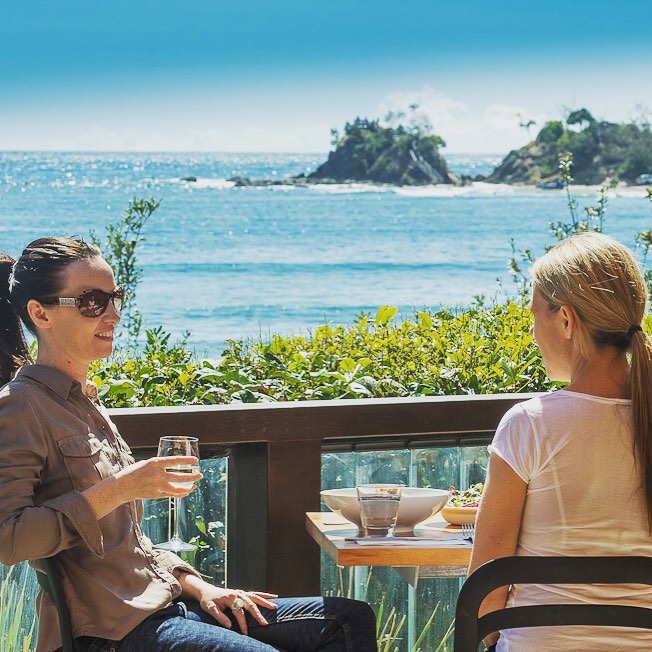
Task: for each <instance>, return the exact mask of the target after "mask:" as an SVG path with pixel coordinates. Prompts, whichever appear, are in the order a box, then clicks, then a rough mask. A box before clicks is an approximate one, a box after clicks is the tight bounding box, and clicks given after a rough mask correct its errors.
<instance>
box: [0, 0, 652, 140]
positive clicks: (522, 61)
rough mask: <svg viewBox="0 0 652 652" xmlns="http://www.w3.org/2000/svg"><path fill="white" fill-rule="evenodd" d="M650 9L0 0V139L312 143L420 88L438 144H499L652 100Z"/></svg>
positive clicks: (650, 104) (579, 3)
mask: <svg viewBox="0 0 652 652" xmlns="http://www.w3.org/2000/svg"><path fill="white" fill-rule="evenodd" d="M649 7H650V5H649V0H634V1H632V2H623V3H620V4H618V5H616V4H615V3H613V2H610V3H607V2H604V1H602V0H595V1H593V2H587V1H586V0H575V1H574V2H568V0H566V1H565V2H560V1H559V0H550V1H548V2H546V3H534V2H523V1H521V2H514V1H512V0H508V1H500V0H498V1H496V2H493V3H491V2H486V0H484V1H482V2H480V1H479V0H468V1H467V2H451V1H450V0H447V1H446V2H442V1H440V0H431V1H429V2H426V1H417V0H401V1H398V0H397V1H395V2H386V1H384V0H375V1H374V2H371V1H367V0H348V1H347V2H344V1H343V0H301V1H299V0H295V1H285V0H277V1H276V2H270V1H269V0H266V1H263V0H249V1H248V2H246V3H234V2H232V1H230V2H223V1H222V0H213V1H212V2H205V1H204V2H201V1H196V2H190V3H187V4H183V3H179V2H178V1H177V2H170V1H169V0H157V2H150V1H142V0H141V1H139V0H131V2H127V1H125V0H111V1H108V0H93V1H91V2H88V1H87V0H86V1H85V2H81V1H78V0H74V1H73V0H68V1H66V0H57V1H56V2H52V1H51V0H50V1H48V2H44V1H31V2H18V1H17V0H0V58H1V60H2V61H3V62H4V65H3V66H2V75H1V76H0V149H66V150H79V149H83V150H107V149H112V150H116V149H129V150H212V151H325V150H327V149H328V143H329V140H330V134H329V130H330V128H331V127H340V128H341V126H342V125H343V123H344V122H345V121H346V120H350V119H352V118H353V117H355V116H356V115H366V116H369V117H375V116H382V115H384V113H386V111H387V110H389V109H400V108H404V107H406V106H407V105H408V104H410V103H412V102H414V101H416V102H418V103H419V104H420V106H421V107H422V109H423V110H424V112H426V113H427V114H428V116H429V117H430V119H431V122H432V123H433V125H434V127H435V131H436V132H438V133H440V135H442V136H443V137H444V139H445V140H446V141H447V143H448V150H449V151H453V152H504V151H507V150H509V149H511V148H513V147H517V146H520V145H521V144H523V143H524V142H525V141H527V139H528V138H527V133H526V132H525V130H524V129H522V128H520V127H519V126H518V123H519V116H520V119H529V118H533V119H535V120H536V121H537V123H538V124H539V125H540V124H541V123H543V122H544V121H545V120H546V119H551V118H556V117H559V116H560V115H561V114H562V113H563V111H564V110H565V109H567V108H577V107H578V106H581V105H585V106H587V107H588V108H589V109H590V110H592V111H593V112H594V114H595V115H596V116H597V117H599V118H604V119H609V120H625V119H628V118H631V117H632V116H634V115H635V114H637V113H640V112H641V109H640V106H643V107H645V108H648V109H652V84H650V83H649V79H650V77H651V76H652V21H650V20H649V16H650V10H649ZM637 107H638V108H637ZM535 129H536V127H535Z"/></svg>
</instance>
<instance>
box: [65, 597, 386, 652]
mask: <svg viewBox="0 0 652 652" xmlns="http://www.w3.org/2000/svg"><path fill="white" fill-rule="evenodd" d="M274 602H275V603H276V604H277V605H278V609H276V610H272V609H265V608H263V607H260V611H261V613H262V614H263V616H264V617H265V619H266V620H267V621H268V623H269V624H268V625H260V624H259V623H257V622H256V621H255V620H254V619H253V618H252V617H251V616H250V615H249V614H248V613H247V614H246V616H247V627H248V628H249V635H248V636H243V635H242V634H241V633H240V631H239V628H238V625H237V622H236V620H235V619H234V618H233V616H232V615H231V612H230V611H226V614H227V615H228V616H229V617H230V618H231V623H232V628H231V629H226V628H225V627H222V626H220V625H219V624H218V623H217V621H216V620H215V619H214V618H213V617H212V616H210V615H209V614H207V613H206V612H205V611H203V610H202V608H201V607H200V606H199V603H198V602H196V601H194V600H184V601H183V602H181V601H180V602H176V603H175V604H173V605H172V606H170V607H167V608H166V609H161V610H160V611H157V612H156V613H154V614H152V615H151V616H149V617H148V618H146V619H145V620H144V621H143V622H142V623H141V624H140V625H138V627H136V628H135V629H133V630H132V631H131V632H129V634H127V636H125V637H124V638H123V639H122V640H121V641H110V640H107V639H103V638H93V637H88V636H85V637H82V638H80V639H76V641H75V643H76V646H77V648H78V649H79V650H80V651H87V652H150V651H151V652H376V651H377V649H378V648H377V644H376V622H375V617H374V613H373V611H372V609H371V607H370V606H369V605H368V604H367V603H366V602H360V601H358V600H348V599H345V598H320V597H318V598H277V599H276V600H274Z"/></svg>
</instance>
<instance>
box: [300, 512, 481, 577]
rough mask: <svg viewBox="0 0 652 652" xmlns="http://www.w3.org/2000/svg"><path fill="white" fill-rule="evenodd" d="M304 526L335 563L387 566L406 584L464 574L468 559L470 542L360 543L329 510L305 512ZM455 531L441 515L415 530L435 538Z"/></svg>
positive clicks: (347, 523)
mask: <svg viewBox="0 0 652 652" xmlns="http://www.w3.org/2000/svg"><path fill="white" fill-rule="evenodd" d="M306 528H307V530H308V532H309V533H310V535H311V536H312V538H313V539H314V540H315V541H316V542H317V543H318V544H319V546H320V547H321V549H322V550H324V552H326V554H327V555H328V556H329V557H330V558H331V559H332V560H333V561H334V562H335V563H336V564H338V565H339V566H391V567H392V568H394V569H395V570H396V571H397V572H398V573H399V574H400V575H401V576H403V577H404V578H405V579H406V580H407V581H408V582H410V584H412V585H413V586H416V584H417V581H418V579H419V578H421V577H466V572H467V568H468V565H469V562H470V561H471V550H472V548H473V546H472V545H471V543H470V542H468V543H467V545H465V546H464V547H461V546H456V547H450V548H443V547H441V546H437V547H432V548H421V547H419V548H410V547H406V546H397V545H394V546H392V545H391V542H388V544H387V546H382V547H381V546H373V547H371V546H360V545H358V544H357V543H356V542H355V541H345V539H346V538H349V537H354V536H356V534H357V528H356V527H355V525H353V524H352V523H351V522H350V521H347V520H345V519H344V518H342V517H341V516H339V515H338V514H335V513H333V512H306ZM444 532H446V533H449V534H450V533H451V532H454V533H459V532H460V528H459V527H458V526H455V525H449V524H448V523H446V522H445V521H444V520H443V519H442V518H441V516H438V515H437V516H435V517H433V519H432V520H431V521H426V522H425V523H422V524H420V526H419V527H418V528H417V529H416V532H415V534H416V535H418V536H419V537H428V536H431V537H433V538H436V537H437V535H438V534H440V533H444Z"/></svg>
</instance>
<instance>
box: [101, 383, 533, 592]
mask: <svg viewBox="0 0 652 652" xmlns="http://www.w3.org/2000/svg"><path fill="white" fill-rule="evenodd" d="M530 396H531V395H527V394H509V395H506V394H497V395H490V396H442V397H426V398H388V399H369V400H366V399H361V400H357V399H356V400H341V401H338V400H335V401H311V402H309V401H305V402H287V403H265V404H230V405H218V406H185V407H161V408H129V409H116V410H112V411H111V416H112V418H113V419H114V421H115V423H116V424H117V426H118V428H119V430H120V432H121V433H122V435H123V436H124V437H125V439H126V440H127V442H128V443H129V445H130V446H131V447H132V449H133V450H134V451H135V453H136V454H137V455H138V456H139V457H145V456H148V455H151V454H154V452H155V451H156V447H157V444H158V439H159V437H160V436H161V435H163V434H166V435H194V436H197V437H199V439H200V442H201V456H202V458H209V457H214V456H218V455H225V454H228V455H229V474H228V475H229V479H228V485H227V492H228V499H227V514H228V519H227V528H228V529H227V541H228V544H227V583H228V584H229V585H231V586H238V587H243V588H248V587H256V588H258V589H260V590H265V589H268V590H270V591H273V592H275V593H279V594H281V595H314V594H317V593H318V592H319V577H320V572H319V563H320V560H319V550H318V547H317V546H316V545H315V544H314V542H313V541H312V540H311V539H310V537H309V536H308V534H307V533H306V531H305V526H304V512H307V511H318V510H319V490H320V477H321V454H322V452H324V451H329V450H342V449H349V450H355V449H358V448H364V449H366V450H370V449H374V448H383V449H386V448H391V447H393V448H399V449H400V448H417V447H419V448H420V447H428V446H456V445H458V446H467V445H478V444H484V443H487V442H488V441H489V440H490V438H491V436H492V435H493V433H494V431H495V429H496V426H497V425H498V422H499V421H500V418H501V417H502V415H503V414H504V413H505V412H506V411H507V410H508V409H509V408H510V407H511V406H512V405H514V404H515V403H518V402H520V401H522V400H525V399H527V398H530Z"/></svg>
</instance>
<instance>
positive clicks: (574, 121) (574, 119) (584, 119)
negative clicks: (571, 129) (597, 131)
mask: <svg viewBox="0 0 652 652" xmlns="http://www.w3.org/2000/svg"><path fill="white" fill-rule="evenodd" d="M593 122H595V118H594V117H593V116H592V115H591V113H590V112H589V111H588V110H587V109H578V110H577V111H571V113H570V114H569V116H568V117H567V118H566V124H567V125H581V124H583V123H587V124H591V123H593Z"/></svg>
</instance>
